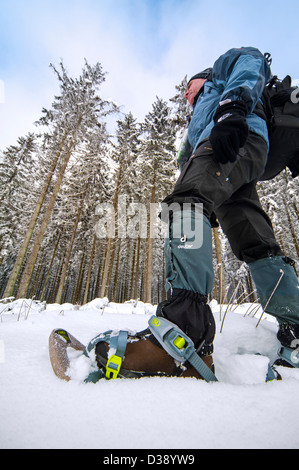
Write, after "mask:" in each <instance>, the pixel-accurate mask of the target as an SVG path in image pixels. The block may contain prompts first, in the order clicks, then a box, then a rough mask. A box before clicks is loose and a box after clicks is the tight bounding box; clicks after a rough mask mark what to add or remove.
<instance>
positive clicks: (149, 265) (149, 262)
mask: <svg viewBox="0 0 299 470" xmlns="http://www.w3.org/2000/svg"><path fill="white" fill-rule="evenodd" d="M155 197H156V169H154V178H153V186H152V195H151V203H152V204H154V202H155ZM152 222H153V221H152V217H149V220H148V223H147V253H146V269H145V276H144V277H145V279H144V296H143V299H144V302H146V303H150V302H151V300H152V271H153V227H152Z"/></svg>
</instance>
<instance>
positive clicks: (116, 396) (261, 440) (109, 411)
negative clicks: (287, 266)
mask: <svg viewBox="0 0 299 470" xmlns="http://www.w3.org/2000/svg"><path fill="white" fill-rule="evenodd" d="M211 307H212V310H213V312H214V316H215V320H216V325H217V333H216V338H215V343H214V344H215V352H214V363H215V367H216V376H217V378H218V380H219V382H217V383H206V382H205V381H202V380H197V379H195V378H161V377H152V378H142V379H116V380H110V381H108V380H105V379H103V380H100V381H99V382H98V383H96V384H92V383H88V384H84V383H82V381H80V380H79V379H80V374H79V373H77V376H76V368H77V372H78V368H79V369H80V367H81V366H80V358H78V355H77V356H76V357H74V358H73V359H71V367H72V368H73V375H72V377H73V380H72V381H70V382H64V381H61V380H59V379H58V378H57V377H56V376H55V375H54V373H53V370H52V368H51V364H50V361H49V353H48V338H49V335H50V333H51V331H52V330H53V329H54V328H58V327H59V328H64V329H66V330H68V331H69V332H70V333H72V334H73V335H74V336H75V337H76V338H77V339H79V340H80V341H81V342H82V343H84V344H86V343H87V342H88V341H89V340H91V339H92V338H93V337H94V336H96V335H97V334H99V333H101V332H105V331H107V330H119V329H129V330H131V331H140V330H142V329H144V328H146V326H147V322H148V320H149V318H150V316H151V315H153V314H155V311H156V307H155V306H153V305H149V304H143V303H142V302H128V303H124V304H116V303H111V302H110V303H109V302H108V299H95V300H94V301H92V302H90V303H88V304H87V305H84V306H77V305H72V304H63V305H58V304H51V305H47V306H46V305H44V304H42V303H40V302H35V301H33V302H31V301H30V300H15V301H13V302H11V303H10V304H6V305H5V304H0V448H2V449H41V448H43V449H62V448H63V449H65V448H68V449H92V448H93V449H260V448H263V449H276V448H279V449H282V448H284V449H286V448H287V449H290V448H298V447H299V437H298V419H299V407H298V403H297V398H298V391H299V369H288V368H283V367H279V368H278V371H279V372H280V374H281V375H282V378H283V380H282V381H273V382H267V383H266V382H265V375H266V371H267V365H268V361H267V359H266V358H265V357H264V356H263V355H268V356H270V357H272V358H273V357H275V354H276V351H277V349H278V347H279V343H278V341H277V339H276V331H277V324H276V322H275V321H274V319H273V318H271V317H269V316H267V315H264V316H263V319H262V321H261V322H260V324H259V326H258V327H256V325H257V322H258V319H259V315H260V312H261V310H259V311H258V312H257V313H256V314H255V316H252V314H253V312H254V311H256V309H255V310H254V309H253V307H254V306H253V305H251V304H243V305H240V306H238V307H237V308H235V307H234V309H232V308H230V309H229V310H228V311H227V313H226V316H225V321H224V323H223V330H222V332H221V333H220V328H221V324H222V321H223V317H224V314H225V311H226V306H222V307H221V308H220V306H219V305H218V304H217V303H214V302H212V303H211ZM220 310H221V311H220ZM257 352H258V353H260V354H261V356H259V355H256V354H255V353H257ZM83 369H84V367H83ZM81 370H82V369H81Z"/></svg>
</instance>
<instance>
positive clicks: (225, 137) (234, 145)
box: [209, 101, 248, 163]
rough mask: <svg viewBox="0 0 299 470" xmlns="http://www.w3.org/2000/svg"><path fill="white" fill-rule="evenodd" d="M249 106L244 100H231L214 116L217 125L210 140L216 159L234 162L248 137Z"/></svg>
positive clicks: (223, 161) (219, 108)
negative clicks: (247, 106)
mask: <svg viewBox="0 0 299 470" xmlns="http://www.w3.org/2000/svg"><path fill="white" fill-rule="evenodd" d="M246 115H247V108H246V105H245V103H244V102H243V101H230V102H229V103H226V104H224V105H222V106H219V107H218V109H217V111H216V114H215V116H214V122H215V126H214V127H213V129H212V132H211V135H210V138H209V140H210V142H211V145H212V148H213V151H214V156H215V158H216V160H217V161H218V162H220V163H227V162H234V161H235V160H236V159H237V155H238V153H239V149H240V147H243V146H244V144H245V142H246V140H247V137H248V125H247V122H246Z"/></svg>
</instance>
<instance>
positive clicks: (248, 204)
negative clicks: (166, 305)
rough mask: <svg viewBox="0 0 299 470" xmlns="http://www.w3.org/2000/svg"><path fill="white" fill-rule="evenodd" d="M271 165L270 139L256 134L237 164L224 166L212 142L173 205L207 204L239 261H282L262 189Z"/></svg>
mask: <svg viewBox="0 0 299 470" xmlns="http://www.w3.org/2000/svg"><path fill="white" fill-rule="evenodd" d="M266 161H267V145H266V143H265V142H264V140H263V139H262V138H261V137H260V136H258V135H256V134H254V133H250V134H249V137H248V139H247V142H246V144H245V146H244V147H243V148H241V149H240V152H239V156H238V158H237V160H236V161H235V162H228V163H226V164H221V163H218V162H217V161H216V160H215V159H214V157H213V150H212V147H211V145H210V143H209V141H206V142H204V143H202V144H201V145H200V146H199V147H198V148H197V149H196V151H195V152H194V155H193V156H192V157H191V159H190V160H189V161H188V162H187V163H186V164H185V166H184V167H183V169H182V173H181V175H180V177H179V179H178V181H177V183H176V185H175V187H174V190H173V192H172V193H171V194H170V195H169V196H167V197H166V199H165V200H164V201H163V202H165V203H167V204H171V203H173V202H179V203H185V202H189V203H192V202H194V203H202V204H203V210H204V213H205V215H206V216H207V217H209V218H211V217H212V215H213V214H216V217H217V219H218V221H219V223H220V225H221V227H222V230H223V232H224V233H225V235H226V236H227V238H228V240H229V242H230V245H231V248H232V250H233V252H234V254H235V255H236V256H237V258H238V259H239V260H241V261H245V262H247V263H250V262H253V261H255V260H258V259H261V258H266V257H268V256H271V255H273V256H280V255H283V252H282V251H281V249H280V246H279V245H278V243H277V241H276V240H275V236H274V233H273V228H272V224H271V221H270V219H269V217H268V216H267V214H266V213H265V212H264V210H263V208H262V206H261V203H260V201H259V197H258V194H257V190H256V183H257V181H258V180H259V177H260V176H261V175H262V174H263V172H264V168H265V165H266Z"/></svg>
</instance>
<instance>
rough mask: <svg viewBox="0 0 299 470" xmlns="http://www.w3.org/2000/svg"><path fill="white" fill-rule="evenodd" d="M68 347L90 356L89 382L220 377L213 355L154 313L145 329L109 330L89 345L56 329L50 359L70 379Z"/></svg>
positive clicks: (52, 337)
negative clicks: (200, 352) (201, 352)
mask: <svg viewBox="0 0 299 470" xmlns="http://www.w3.org/2000/svg"><path fill="white" fill-rule="evenodd" d="M68 348H72V349H75V350H77V351H82V354H83V355H85V356H86V357H87V358H88V359H89V360H90V373H89V375H88V376H87V377H86V378H85V380H84V381H85V382H94V383H95V382H97V381H98V380H99V379H101V378H106V379H115V378H117V377H118V378H139V377H145V376H167V377H173V376H177V377H196V378H198V379H202V378H204V379H205V380H206V381H217V379H216V377H215V375H214V372H213V371H214V367H213V358H212V355H207V356H205V357H200V356H199V355H198V354H197V352H196V350H195V348H194V345H193V342H192V340H191V339H190V338H189V337H188V336H187V335H185V334H184V333H183V331H182V330H180V329H179V328H178V327H177V326H176V325H175V324H173V323H171V322H169V321H168V320H166V319H163V318H160V317H156V316H153V317H151V319H150V321H149V328H148V329H146V330H144V331H142V332H139V333H137V334H133V333H130V332H128V331H125V330H121V331H107V332H105V333H100V334H99V335H98V336H96V337H95V338H93V339H92V340H91V341H90V342H89V343H88V345H87V346H86V347H84V345H82V343H80V341H78V340H76V338H74V337H73V336H72V335H71V334H70V333H68V332H67V331H65V330H62V329H56V330H54V331H53V332H52V333H51V335H50V338H49V351H50V361H51V364H52V367H53V370H54V373H55V374H56V375H57V376H58V377H59V378H60V379H63V380H66V381H69V380H70V376H69V375H68V369H69V367H70V360H69V357H68V353H67V349H68Z"/></svg>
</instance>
